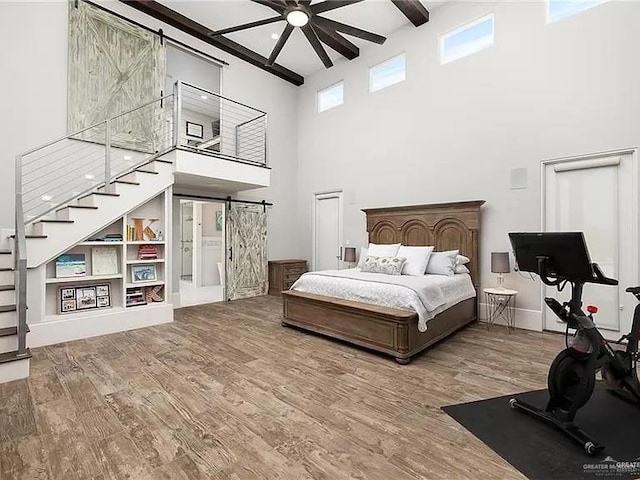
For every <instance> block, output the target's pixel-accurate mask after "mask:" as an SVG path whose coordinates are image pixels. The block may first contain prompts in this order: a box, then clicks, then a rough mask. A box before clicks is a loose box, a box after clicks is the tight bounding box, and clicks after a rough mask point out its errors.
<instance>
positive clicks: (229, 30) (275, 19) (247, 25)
mask: <svg viewBox="0 0 640 480" xmlns="http://www.w3.org/2000/svg"><path fill="white" fill-rule="evenodd" d="M281 21H284V18H282V17H281V16H278V17H271V18H265V19H264V20H258V21H256V22H251V23H245V24H243V25H238V26H236V27H230V28H224V29H222V30H217V31H215V32H211V33H210V34H209V36H210V37H217V36H218V35H225V34H227V33H232V32H239V31H240V30H247V29H248V28H254V27H259V26H261V25H268V24H270V23H275V22H281Z"/></svg>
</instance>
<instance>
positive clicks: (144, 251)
mask: <svg viewBox="0 0 640 480" xmlns="http://www.w3.org/2000/svg"><path fill="white" fill-rule="evenodd" d="M157 258H158V246H157V245H140V247H139V248H138V260H156V259H157Z"/></svg>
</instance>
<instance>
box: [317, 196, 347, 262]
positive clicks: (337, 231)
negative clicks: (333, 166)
mask: <svg viewBox="0 0 640 480" xmlns="http://www.w3.org/2000/svg"><path fill="white" fill-rule="evenodd" d="M313 207H314V208H313V266H312V269H313V270H316V271H317V270H336V269H338V268H340V256H341V249H342V192H327V193H317V194H315V198H314V206H313Z"/></svg>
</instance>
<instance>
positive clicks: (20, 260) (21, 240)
mask: <svg viewBox="0 0 640 480" xmlns="http://www.w3.org/2000/svg"><path fill="white" fill-rule="evenodd" d="M15 177H16V205H15V216H16V218H15V221H16V231H15V242H14V252H13V255H14V285H15V300H16V317H17V334H18V351H17V354H16V357H17V358H20V357H27V356H28V350H27V236H26V230H25V224H24V212H23V208H22V155H18V156H17V157H16V166H15Z"/></svg>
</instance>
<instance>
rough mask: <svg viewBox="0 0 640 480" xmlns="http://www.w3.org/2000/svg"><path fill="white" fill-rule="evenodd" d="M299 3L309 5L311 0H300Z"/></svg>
mask: <svg viewBox="0 0 640 480" xmlns="http://www.w3.org/2000/svg"><path fill="white" fill-rule="evenodd" d="M298 5H300V6H301V7H308V6H309V5H311V0H299V1H298Z"/></svg>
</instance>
